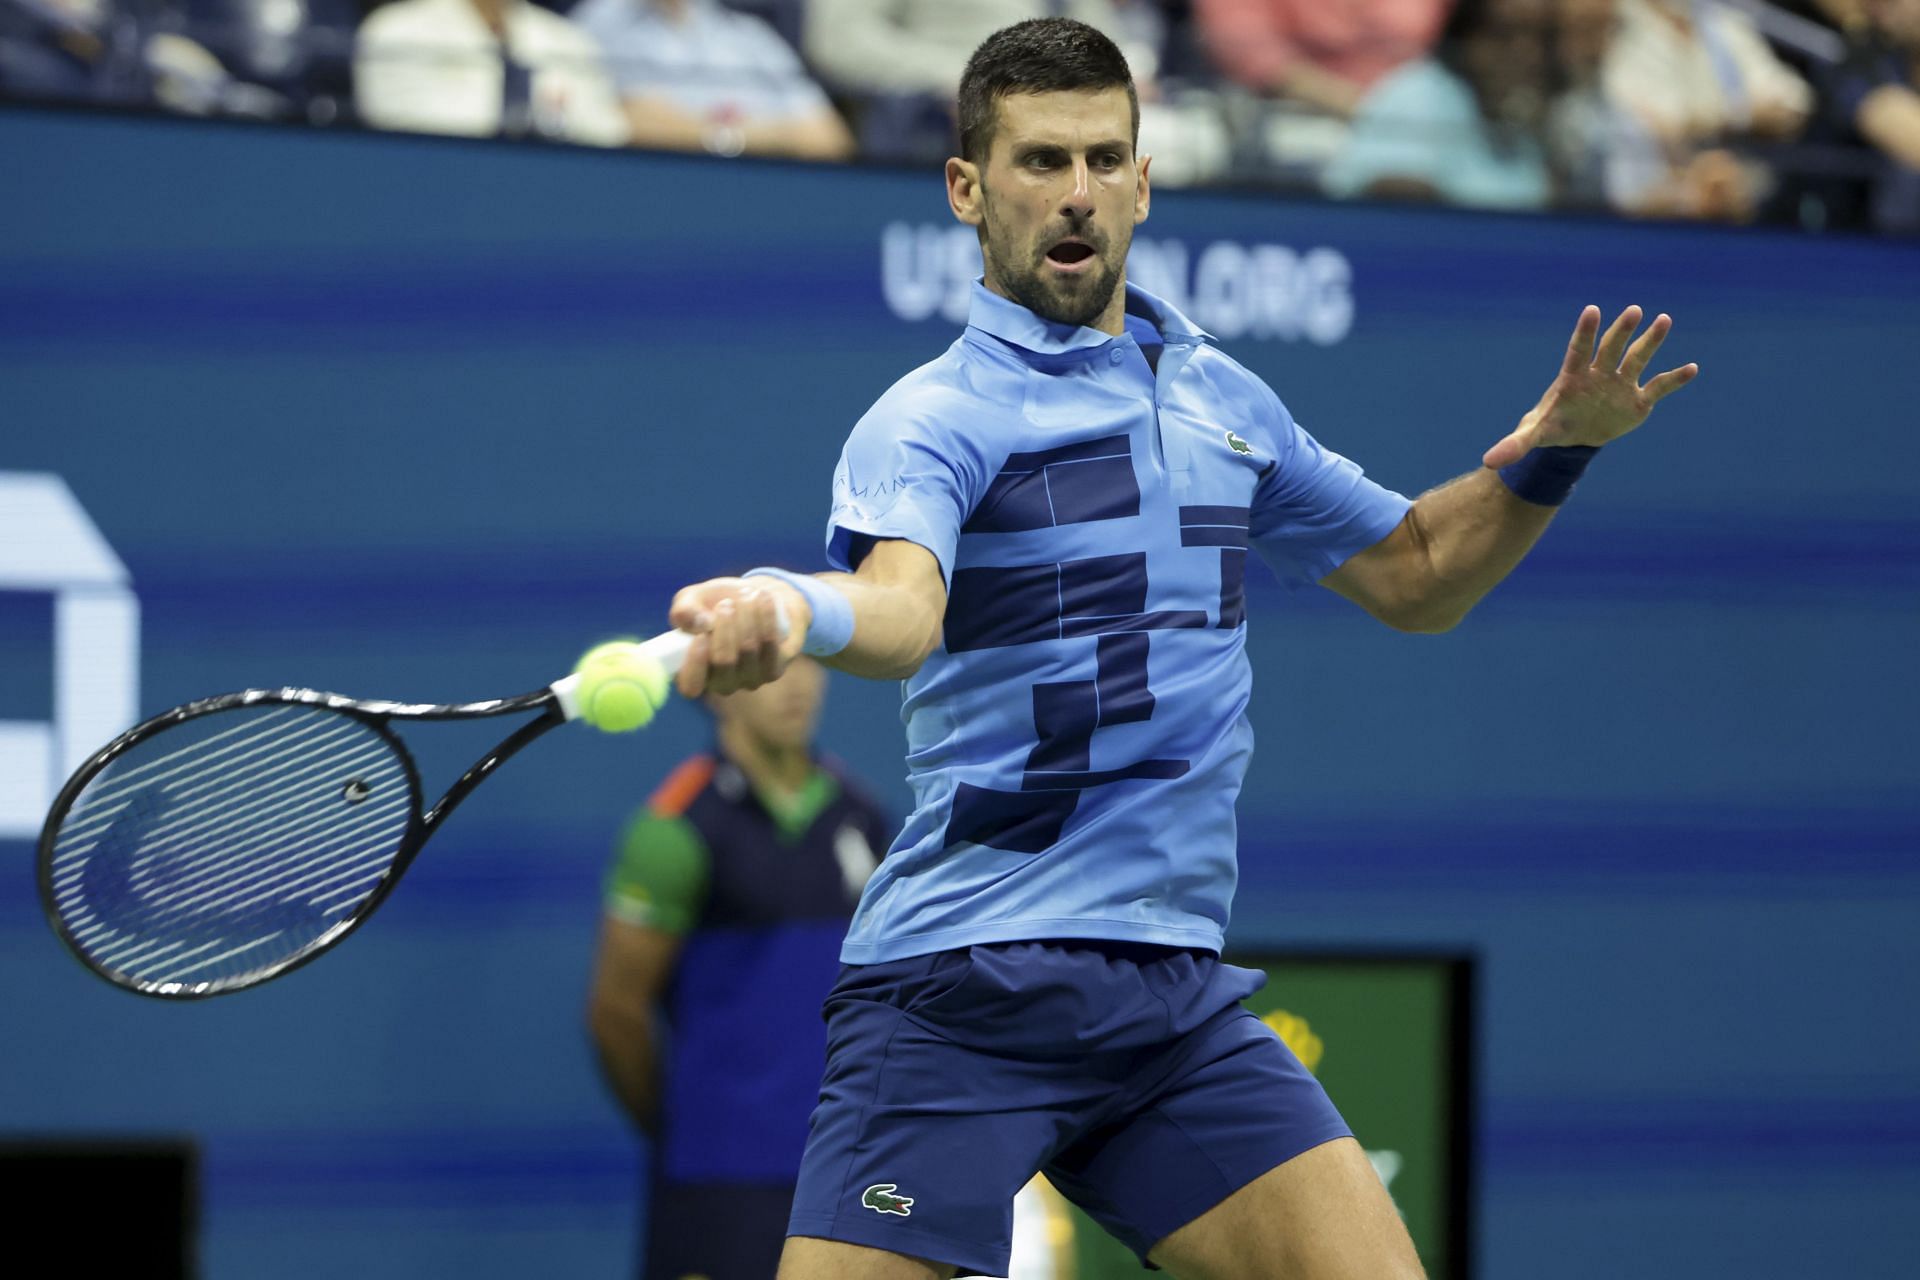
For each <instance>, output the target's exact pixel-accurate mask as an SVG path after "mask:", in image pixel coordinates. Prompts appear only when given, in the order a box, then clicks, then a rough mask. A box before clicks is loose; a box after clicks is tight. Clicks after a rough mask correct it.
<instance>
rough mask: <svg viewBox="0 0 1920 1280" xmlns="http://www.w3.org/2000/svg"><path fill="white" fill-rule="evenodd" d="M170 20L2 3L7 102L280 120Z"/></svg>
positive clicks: (64, 0) (106, 3)
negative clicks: (10, 99)
mask: <svg viewBox="0 0 1920 1280" xmlns="http://www.w3.org/2000/svg"><path fill="white" fill-rule="evenodd" d="M163 16H164V15H161V14H158V13H152V12H145V11H142V12H135V11H134V10H133V9H132V8H130V7H121V6H116V5H114V4H113V3H111V0H0V94H4V95H6V96H9V97H20V98H38V99H43V100H50V101H63V102H94V103H102V104H108V105H115V106H142V107H150V106H160V107H165V108H167V109H168V110H170V111H179V112H183V113H186V114H189V115H214V114H225V115H266V116H270V115H274V114H277V109H278V106H279V103H278V100H277V99H275V98H274V96H273V95H271V94H268V93H266V92H265V91H264V90H261V89H259V88H257V87H256V86H253V85H247V84H243V83H241V82H239V81H236V80H235V79H234V78H233V77H232V76H230V75H229V74H228V73H227V70H226V68H225V67H223V66H222V65H221V64H220V60H219V59H218V58H216V57H214V56H213V55H212V54H211V53H209V52H207V50H206V49H205V48H204V47H203V46H201V45H200V44H199V43H198V42H196V41H193V40H190V39H188V38H187V37H185V36H183V35H181V34H179V33H178V32H174V31H169V30H166V29H164V27H163V25H162V24H161V22H160V21H159V20H158V19H159V18H161V17H163Z"/></svg>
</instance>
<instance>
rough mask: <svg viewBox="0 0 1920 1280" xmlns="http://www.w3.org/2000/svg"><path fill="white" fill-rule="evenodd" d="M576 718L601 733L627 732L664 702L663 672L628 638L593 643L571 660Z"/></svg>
mask: <svg viewBox="0 0 1920 1280" xmlns="http://www.w3.org/2000/svg"><path fill="white" fill-rule="evenodd" d="M573 672H574V674H575V675H577V676H579V677H580V683H579V685H578V686H577V687H576V688H575V690H574V697H575V699H576V700H577V701H578V703H579V706H580V718H581V719H583V720H585V721H586V722H587V723H588V724H590V725H592V726H593V727H594V728H596V729H599V730H601V731H602V732H604V733H629V732H631V731H633V730H635V729H638V728H640V727H641V726H642V725H644V724H646V723H647V722H648V721H649V720H651V719H653V713H654V712H656V711H658V710H659V709H660V708H661V707H663V706H665V705H666V701H667V690H668V683H667V673H666V670H665V668H663V667H662V666H661V665H660V664H659V663H658V662H655V661H654V660H653V659H652V658H650V657H648V656H647V654H646V652H645V651H644V650H642V649H641V648H640V646H639V645H638V644H636V643H634V642H633V641H631V640H612V641H609V642H607V643H606V644H602V645H595V646H594V647H593V648H591V649H589V650H587V651H586V653H584V654H582V655H581V657H580V661H579V662H577V663H575V664H574V667H573Z"/></svg>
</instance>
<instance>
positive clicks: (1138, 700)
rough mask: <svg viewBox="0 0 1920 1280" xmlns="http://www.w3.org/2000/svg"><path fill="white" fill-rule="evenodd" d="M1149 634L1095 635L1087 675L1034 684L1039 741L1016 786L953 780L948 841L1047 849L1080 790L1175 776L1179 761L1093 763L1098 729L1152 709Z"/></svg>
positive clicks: (1182, 766) (1180, 770) (1183, 767)
mask: <svg viewBox="0 0 1920 1280" xmlns="http://www.w3.org/2000/svg"><path fill="white" fill-rule="evenodd" d="M1151 645H1152V637H1151V636H1149V635H1147V634H1145V633H1144V632H1133V633H1129V634H1121V635H1105V636H1101V637H1100V639H1099V642H1098V656H1097V661H1096V664H1095V676H1094V678H1093V679H1092V680H1055V681H1048V682H1044V683H1041V684H1036V685H1034V686H1033V720H1034V726H1035V728H1036V729H1037V730H1038V731H1039V738H1040V740H1039V742H1038V743H1036V744H1035V745H1034V748H1033V750H1032V751H1031V752H1029V753H1028V755H1027V768H1026V772H1025V773H1024V774H1023V775H1022V776H1021V780H1020V790H1019V791H997V790H994V789H992V788H989V787H976V786H974V785H972V784H971V783H966V782H963V783H960V784H959V785H958V786H957V787H955V789H954V796H953V809H952V812H951V814H950V816H949V817H948V820H947V838H946V844H947V846H948V847H951V846H953V845H954V844H957V843H962V842H967V843H973V844H984V845H990V846H992V847H993V848H995V849H1006V850H1010V851H1012V852H1015V853H1041V852H1044V851H1045V850H1047V849H1049V848H1051V847H1052V846H1053V845H1054V844H1055V843H1056V842H1057V841H1058V840H1059V839H1060V833H1061V831H1062V830H1064V829H1065V827H1066V824H1067V819H1069V818H1071V817H1072V816H1073V813H1074V810H1075V809H1076V808H1077V807H1078V806H1079V803H1080V793H1081V792H1082V791H1084V790H1086V789H1087V788H1089V787H1098V786H1104V785H1106V784H1107V783H1110V782H1122V781H1125V780H1127V779H1130V778H1157V779H1167V778H1178V777H1181V776H1183V775H1185V774H1186V772H1187V770H1188V768H1189V764H1188V762H1187V761H1185V760H1172V759H1160V760H1138V761H1135V762H1134V763H1133V764H1130V765H1125V766H1122V767H1121V768H1118V769H1099V770H1096V769H1094V768H1092V763H1093V734H1094V731H1095V730H1097V729H1101V728H1105V727H1108V726H1111V725H1117V724H1131V723H1137V722H1139V721H1143V720H1146V719H1148V718H1150V717H1151V716H1152V715H1153V707H1154V698H1153V691H1152V690H1151V689H1149V688H1148V687H1147V657H1148V654H1149V652H1150V649H1151Z"/></svg>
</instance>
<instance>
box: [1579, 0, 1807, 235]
mask: <svg viewBox="0 0 1920 1280" xmlns="http://www.w3.org/2000/svg"><path fill="white" fill-rule="evenodd" d="M1601 81H1602V84H1603V85H1604V86H1605V89H1606V93H1607V97H1608V98H1609V99H1610V100H1611V101H1612V102H1613V103H1614V105H1615V106H1617V107H1619V108H1620V109H1621V110H1623V111H1627V112H1630V113H1631V114H1632V115H1633V116H1634V117H1635V118H1636V119H1638V120H1639V121H1640V122H1641V123H1642V124H1643V125H1645V126H1646V128H1647V129H1649V130H1650V131H1651V132H1652V133H1653V136H1654V138H1655V139H1656V140H1657V141H1658V142H1659V143H1660V145H1661V146H1662V147H1663V148H1664V150H1665V151H1666V153H1667V158H1668V163H1669V166H1670V175H1669V178H1668V180H1667V183H1666V189H1665V190H1664V191H1663V192H1660V193H1656V194H1655V195H1654V196H1652V197H1650V199H1649V200H1648V201H1647V203H1646V205H1645V209H1644V211H1645V212H1650V213H1670V214H1677V215H1679V216H1683V217H1696V218H1712V219H1717V220H1721V221H1732V222H1737V221H1745V220H1746V219H1748V218H1750V217H1751V216H1752V214H1753V210H1754V207H1755V205H1756V203H1757V201H1758V200H1759V198H1760V196H1761V195H1762V194H1763V192H1764V187H1765V185H1766V182H1767V175H1766V172H1765V170H1764V169H1762V168H1761V167H1760V166H1758V165H1757V164H1753V163H1749V162H1746V161H1743V160H1742V159H1740V157H1739V156H1737V155H1736V154H1735V153H1734V152H1732V151H1730V150H1727V149H1726V147H1725V144H1726V143H1727V142H1728V141H1729V140H1732V139H1738V138H1742V137H1751V138H1755V139H1761V140H1775V141H1777V140H1782V139H1787V138H1791V137H1793V136H1794V135H1796V134H1798V133H1799V131H1800V129H1801V127H1802V126H1803V125H1804V123H1805V122H1806V118H1807V112H1808V109H1809V108H1810V106H1811V105H1812V101H1813V94H1812V91H1811V90H1810V89H1809V88H1808V86H1807V83H1806V81H1805V80H1802V79H1801V78H1800V76H1799V75H1798V74H1797V73H1796V72H1795V71H1794V70H1793V69H1792V68H1791V67H1789V66H1788V65H1787V64H1786V63H1785V62H1783V61H1781V60H1780V58H1779V57H1778V56H1777V55H1776V54H1775V53H1774V52H1773V50H1772V48H1771V47H1770V46H1769V45H1768V44H1767V42H1766V39H1765V38H1764V37H1763V36H1762V35H1761V34H1760V33H1759V31H1758V30H1756V29H1755V28H1754V25H1753V22H1752V20H1751V19H1749V18H1748V17H1747V16H1746V15H1745V14H1743V13H1741V12H1740V11H1738V10H1737V9H1734V8H1731V7H1730V6H1727V5H1724V4H1718V3H1714V0H1620V31H1619V35H1618V37H1617V38H1616V39H1615V40H1614V42H1613V47H1612V48H1611V49H1610V50H1608V53H1607V58H1606V63H1605V65H1604V67H1603V68H1602V70H1601Z"/></svg>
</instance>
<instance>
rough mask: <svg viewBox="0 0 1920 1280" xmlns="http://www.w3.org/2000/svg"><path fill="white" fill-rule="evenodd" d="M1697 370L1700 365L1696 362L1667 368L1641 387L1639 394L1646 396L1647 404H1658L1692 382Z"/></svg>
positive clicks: (1698, 370) (1697, 372)
mask: <svg viewBox="0 0 1920 1280" xmlns="http://www.w3.org/2000/svg"><path fill="white" fill-rule="evenodd" d="M1699 372H1700V366H1699V365H1697V364H1683V365H1681V366H1680V367H1679V368H1678V369H1669V370H1667V371H1666V372H1665V373H1663V374H1661V375H1660V376H1659V377H1657V378H1655V379H1654V380H1653V381H1652V382H1649V383H1648V384H1647V385H1646V386H1645V387H1643V388H1641V394H1642V395H1644V396H1645V397H1646V398H1647V404H1648V405H1649V406H1651V405H1656V404H1659V403H1660V402H1661V401H1662V400H1664V399H1666V398H1667V397H1668V396H1670V395H1672V394H1673V393H1674V392H1676V391H1678V390H1679V389H1680V388H1682V387H1684V386H1686V385H1687V384H1688V383H1689V382H1692V381H1693V380H1694V378H1695V377H1696V376H1697V375H1698V374H1699Z"/></svg>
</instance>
